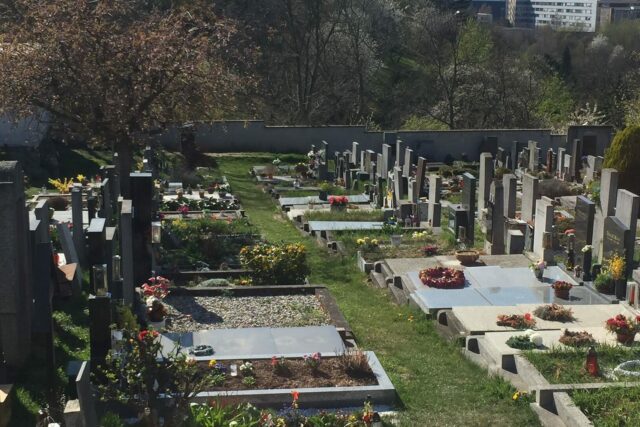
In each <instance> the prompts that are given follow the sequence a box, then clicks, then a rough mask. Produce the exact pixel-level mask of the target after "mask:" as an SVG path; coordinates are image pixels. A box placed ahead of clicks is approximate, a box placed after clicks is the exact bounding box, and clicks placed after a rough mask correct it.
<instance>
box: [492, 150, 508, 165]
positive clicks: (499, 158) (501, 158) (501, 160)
mask: <svg viewBox="0 0 640 427" xmlns="http://www.w3.org/2000/svg"><path fill="white" fill-rule="evenodd" d="M495 166H496V167H497V168H507V169H508V168H509V166H508V164H507V151H506V150H505V149H504V148H502V147H498V153H497V154H496V162H495Z"/></svg>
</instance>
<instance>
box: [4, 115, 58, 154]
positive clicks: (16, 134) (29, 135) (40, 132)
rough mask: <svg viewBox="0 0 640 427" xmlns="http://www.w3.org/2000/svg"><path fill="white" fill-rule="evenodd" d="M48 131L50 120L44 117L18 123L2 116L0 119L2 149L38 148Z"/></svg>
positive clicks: (18, 121) (33, 117)
mask: <svg viewBox="0 0 640 427" xmlns="http://www.w3.org/2000/svg"><path fill="white" fill-rule="evenodd" d="M48 130H49V124H48V120H47V118H46V116H44V115H43V116H40V117H38V116H32V117H28V118H26V119H22V120H17V121H16V120H13V119H12V118H11V117H9V116H2V117H0V148H2V147H32V148H34V147H37V146H38V145H40V141H42V139H44V137H45V135H46V134H47V131H48Z"/></svg>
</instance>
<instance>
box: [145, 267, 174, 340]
mask: <svg viewBox="0 0 640 427" xmlns="http://www.w3.org/2000/svg"><path fill="white" fill-rule="evenodd" d="M147 282H148V283H144V284H143V285H142V286H141V287H140V288H141V289H142V293H143V294H144V296H145V298H146V299H145V304H146V306H147V320H148V322H149V325H150V326H152V327H153V328H154V329H162V328H164V326H165V322H166V316H167V315H168V314H169V312H168V311H167V308H166V307H165V305H164V304H163V303H162V300H163V299H164V298H165V297H166V296H167V295H169V283H170V282H169V279H166V278H164V277H162V276H156V277H150V278H149V279H148V280H147Z"/></svg>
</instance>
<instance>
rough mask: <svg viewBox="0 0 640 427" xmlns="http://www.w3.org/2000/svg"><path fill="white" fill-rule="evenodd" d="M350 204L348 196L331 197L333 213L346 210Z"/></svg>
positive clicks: (330, 205) (330, 204) (330, 203)
mask: <svg viewBox="0 0 640 427" xmlns="http://www.w3.org/2000/svg"><path fill="white" fill-rule="evenodd" d="M348 203H349V199H348V198H347V196H330V197H329V208H330V209H331V210H332V211H342V210H345V209H346V207H347V204H348Z"/></svg>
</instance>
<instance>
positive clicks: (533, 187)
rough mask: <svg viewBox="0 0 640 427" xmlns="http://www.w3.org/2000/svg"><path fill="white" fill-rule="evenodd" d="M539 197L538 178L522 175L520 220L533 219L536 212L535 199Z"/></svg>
mask: <svg viewBox="0 0 640 427" xmlns="http://www.w3.org/2000/svg"><path fill="white" fill-rule="evenodd" d="M539 198H540V191H539V189H538V178H536V177H534V176H533V175H529V174H524V176H523V177H522V212H521V216H522V220H523V221H527V222H529V221H533V217H534V214H535V212H536V200H538V199H539Z"/></svg>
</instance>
